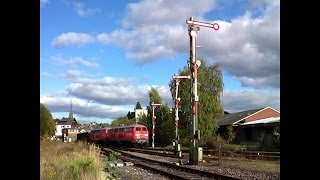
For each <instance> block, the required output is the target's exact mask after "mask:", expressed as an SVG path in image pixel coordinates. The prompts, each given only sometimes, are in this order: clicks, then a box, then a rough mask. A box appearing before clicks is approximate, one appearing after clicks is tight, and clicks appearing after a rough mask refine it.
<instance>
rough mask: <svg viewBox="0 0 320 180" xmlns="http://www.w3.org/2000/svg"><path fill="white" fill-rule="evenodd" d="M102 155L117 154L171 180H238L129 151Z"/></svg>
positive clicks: (106, 149)
mask: <svg viewBox="0 0 320 180" xmlns="http://www.w3.org/2000/svg"><path fill="white" fill-rule="evenodd" d="M101 150H102V152H103V153H104V154H108V153H110V152H118V153H120V154H121V155H120V156H119V158H120V159H122V160H123V161H124V162H132V163H134V165H135V166H140V167H143V168H145V169H148V170H151V171H153V172H156V173H159V174H161V175H164V176H167V177H169V178H171V179H183V180H187V179H188V180H189V179H203V180H206V179H218V180H240V179H239V178H235V177H231V176H226V175H221V174H217V173H212V172H207V171H201V170H197V169H194V168H191V167H188V166H185V165H176V164H175V163H172V162H164V161H160V160H155V159H149V158H145V157H141V156H139V155H134V154H133V153H130V152H129V151H125V150H119V149H109V148H102V149H101Z"/></svg>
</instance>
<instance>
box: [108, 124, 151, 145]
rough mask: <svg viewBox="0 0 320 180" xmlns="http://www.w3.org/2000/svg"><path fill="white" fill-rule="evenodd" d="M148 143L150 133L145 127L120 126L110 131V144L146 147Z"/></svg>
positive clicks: (136, 125) (135, 125) (137, 125)
mask: <svg viewBox="0 0 320 180" xmlns="http://www.w3.org/2000/svg"><path fill="white" fill-rule="evenodd" d="M148 142H149V131H148V129H147V127H146V126H144V125H139V124H134V125H126V126H118V127H113V128H111V129H110V130H109V143H110V144H120V145H134V146H137V145H139V146H146V145H147V144H148Z"/></svg>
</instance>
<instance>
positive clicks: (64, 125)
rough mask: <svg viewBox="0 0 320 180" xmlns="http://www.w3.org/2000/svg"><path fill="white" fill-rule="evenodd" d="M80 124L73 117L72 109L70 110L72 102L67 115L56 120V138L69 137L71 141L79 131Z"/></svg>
mask: <svg viewBox="0 0 320 180" xmlns="http://www.w3.org/2000/svg"><path fill="white" fill-rule="evenodd" d="M79 126H80V124H78V122H77V121H76V119H75V118H73V111H72V103H71V108H70V112H69V117H68V118H65V117H63V118H62V119H61V120H59V121H56V133H55V137H56V139H63V138H68V139H69V138H71V140H72V141H75V140H76V137H77V134H78V133H79V130H78V128H79Z"/></svg>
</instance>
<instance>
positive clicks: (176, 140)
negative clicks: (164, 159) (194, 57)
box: [172, 75, 191, 158]
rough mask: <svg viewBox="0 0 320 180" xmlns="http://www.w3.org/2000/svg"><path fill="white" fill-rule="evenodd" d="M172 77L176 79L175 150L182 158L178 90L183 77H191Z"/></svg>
mask: <svg viewBox="0 0 320 180" xmlns="http://www.w3.org/2000/svg"><path fill="white" fill-rule="evenodd" d="M172 78H173V79H174V81H175V89H176V94H175V120H176V138H175V151H176V156H177V157H179V158H181V149H180V144H179V140H180V137H179V102H180V100H181V99H180V98H179V97H178V92H179V84H180V80H181V79H191V77H190V76H176V75H174V76H172Z"/></svg>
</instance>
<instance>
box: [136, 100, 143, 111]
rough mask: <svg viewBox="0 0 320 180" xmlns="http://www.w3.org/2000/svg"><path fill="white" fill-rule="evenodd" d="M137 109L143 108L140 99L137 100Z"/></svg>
mask: <svg viewBox="0 0 320 180" xmlns="http://www.w3.org/2000/svg"><path fill="white" fill-rule="evenodd" d="M135 109H142V107H141V105H140V102H139V101H138V102H137V104H136V107H135Z"/></svg>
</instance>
